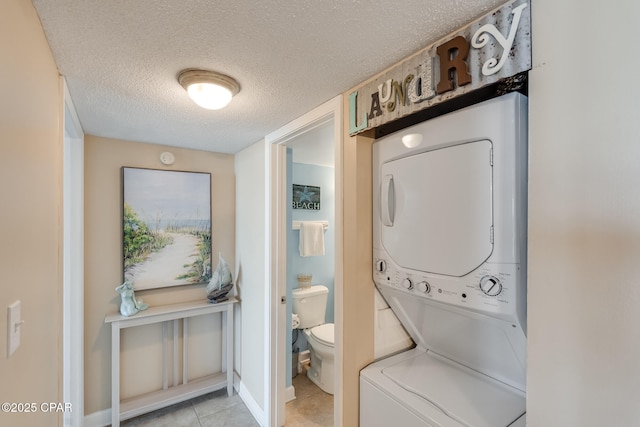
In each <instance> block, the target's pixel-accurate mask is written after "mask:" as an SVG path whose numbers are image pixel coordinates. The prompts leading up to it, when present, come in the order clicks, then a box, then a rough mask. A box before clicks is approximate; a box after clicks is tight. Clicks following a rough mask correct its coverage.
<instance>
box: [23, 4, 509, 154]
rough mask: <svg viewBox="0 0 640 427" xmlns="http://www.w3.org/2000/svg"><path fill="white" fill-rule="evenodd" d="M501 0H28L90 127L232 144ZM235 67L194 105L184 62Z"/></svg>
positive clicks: (163, 139)
mask: <svg viewBox="0 0 640 427" xmlns="http://www.w3.org/2000/svg"><path fill="white" fill-rule="evenodd" d="M502 3H504V0H396V1H378V0H367V1H365V0H293V1H292V0H254V1H247V0H236V1H232V0H229V1H214V0H135V1H130V0H33V4H34V6H35V8H36V10H37V12H38V15H39V16H40V20H41V22H42V25H43V28H44V31H45V34H46V36H47V39H48V40H49V44H50V46H51V50H52V52H53V56H54V57H55V60H56V62H57V64H58V68H59V69H60V73H61V74H62V75H64V76H65V78H66V80H67V84H68V86H69V91H70V93H71V97H72V99H73V101H74V104H75V107H76V110H77V112H78V116H79V118H80V122H81V124H82V127H83V129H84V131H85V133H88V134H91V135H96V136H103V137H109V138H117V139H124V140H131V141H140V142H150V143H157V144H164V145H170V146H177V147H185V148H193V149H199V150H207V151H216V152H222V153H236V152H238V151H240V150H242V149H243V148H245V147H247V146H248V145H251V144H253V143H255V142H257V141H259V140H260V139H261V138H263V137H264V136H265V135H267V134H269V133H271V132H272V131H274V130H276V129H278V128H279V127H281V126H283V125H285V124H287V123H288V122H290V121H291V120H293V119H295V118H297V117H299V116H301V115H303V114H304V113H306V112H308V111H310V110H312V109H313V108H315V107H317V106H318V105H320V104H322V103H323V102H325V101H327V100H329V99H331V98H333V97H334V96H336V95H338V94H340V93H342V92H344V91H346V90H348V89H350V88H352V87H354V86H356V85H358V84H359V83H361V82H363V81H365V80H367V79H368V78H369V77H371V76H373V75H375V74H377V73H379V72H380V71H382V70H384V69H385V68H387V67H389V66H391V65H393V64H395V63H397V62H399V61H400V60H402V59H403V58H405V57H407V56H409V55H411V54H412V53H414V52H416V51H418V50H420V49H421V48H423V47H426V46H428V45H429V44H431V43H433V42H435V41H437V40H438V39H440V38H441V37H444V36H445V35H447V34H449V33H450V32H452V31H454V30H457V29H458V28H460V27H463V26H464V25H466V24H467V23H469V22H470V21H472V20H474V19H475V18H477V17H479V16H481V15H483V14H484V13H486V12H488V11H490V10H491V9H493V8H495V7H497V6H499V5H500V4H502ZM193 67H197V68H206V69H212V70H216V71H219V72H222V73H225V74H228V75H230V76H233V77H234V78H235V79H236V80H238V82H239V83H240V85H241V90H240V93H239V94H238V95H237V96H236V97H235V98H234V99H233V101H232V102H231V104H230V105H229V106H228V107H226V108H225V109H223V110H218V111H208V110H203V109H201V108H200V107H198V106H196V105H195V104H194V103H193V102H192V101H191V100H190V99H189V98H188V97H187V95H186V92H185V91H184V90H183V89H182V87H181V86H180V85H179V83H178V81H177V79H176V76H177V74H178V73H179V72H180V71H181V70H182V69H185V68H193Z"/></svg>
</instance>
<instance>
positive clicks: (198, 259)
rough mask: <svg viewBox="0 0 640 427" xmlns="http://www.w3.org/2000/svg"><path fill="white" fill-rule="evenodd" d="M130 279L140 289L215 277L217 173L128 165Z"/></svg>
mask: <svg viewBox="0 0 640 427" xmlns="http://www.w3.org/2000/svg"><path fill="white" fill-rule="evenodd" d="M122 188H123V191H122V194H123V198H122V257H123V271H124V280H127V281H129V282H131V283H132V284H133V287H134V289H136V290H142V289H153V288H163V287H168V286H180V285H189V284H197V283H206V282H208V281H209V279H210V278H211V174H210V173H202V172H183V171H168V170H157V169H142V168H131V167H123V168H122Z"/></svg>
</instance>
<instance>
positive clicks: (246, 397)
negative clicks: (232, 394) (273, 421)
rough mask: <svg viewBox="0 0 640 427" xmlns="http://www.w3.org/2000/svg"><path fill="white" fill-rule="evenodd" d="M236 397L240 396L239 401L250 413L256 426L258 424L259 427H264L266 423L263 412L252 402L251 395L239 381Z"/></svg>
mask: <svg viewBox="0 0 640 427" xmlns="http://www.w3.org/2000/svg"><path fill="white" fill-rule="evenodd" d="M238 395H239V396H240V399H242V401H243V402H244V404H245V405H246V406H247V408H248V409H249V412H251V415H253V418H255V419H256V421H257V422H258V424H260V425H261V426H266V425H267V424H268V423H267V420H266V415H265V413H264V411H263V410H262V408H260V405H258V403H257V402H256V401H255V400H254V398H253V396H251V393H249V391H248V390H247V388H246V387H245V386H244V383H243V382H242V381H240V388H239V390H238Z"/></svg>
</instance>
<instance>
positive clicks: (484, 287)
mask: <svg viewBox="0 0 640 427" xmlns="http://www.w3.org/2000/svg"><path fill="white" fill-rule="evenodd" d="M480 290H481V291H482V292H484V294H485V295H488V296H490V297H495V296H498V295H500V292H502V283H500V280H498V278H497V277H495V276H484V277H483V278H482V279H480Z"/></svg>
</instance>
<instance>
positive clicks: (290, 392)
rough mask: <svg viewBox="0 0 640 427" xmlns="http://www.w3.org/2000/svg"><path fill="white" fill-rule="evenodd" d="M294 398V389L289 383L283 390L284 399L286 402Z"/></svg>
mask: <svg viewBox="0 0 640 427" xmlns="http://www.w3.org/2000/svg"><path fill="white" fill-rule="evenodd" d="M295 399H296V389H295V387H294V386H292V385H290V386H289V387H287V388H286V389H285V390H284V400H285V401H286V402H291V401H292V400H295Z"/></svg>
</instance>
